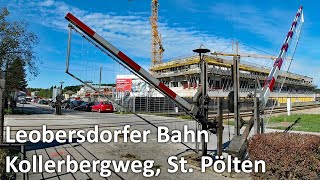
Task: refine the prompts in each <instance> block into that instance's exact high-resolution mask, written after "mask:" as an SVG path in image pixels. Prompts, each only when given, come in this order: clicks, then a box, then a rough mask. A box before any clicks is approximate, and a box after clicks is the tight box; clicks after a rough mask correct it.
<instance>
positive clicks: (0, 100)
mask: <svg viewBox="0 0 320 180" xmlns="http://www.w3.org/2000/svg"><path fill="white" fill-rule="evenodd" d="M2 73H3V72H2ZM2 77H3V79H0V106H1V108H0V116H1V117H0V144H3V142H4V106H5V98H4V96H5V79H4V73H3V74H2Z"/></svg>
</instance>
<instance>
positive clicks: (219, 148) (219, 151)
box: [217, 97, 223, 156]
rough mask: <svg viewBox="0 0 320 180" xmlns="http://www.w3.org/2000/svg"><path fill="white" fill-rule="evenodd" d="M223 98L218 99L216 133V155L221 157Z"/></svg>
mask: <svg viewBox="0 0 320 180" xmlns="http://www.w3.org/2000/svg"><path fill="white" fill-rule="evenodd" d="M222 102H223V98H221V97H220V98H218V132H217V155H218V156H221V155H222V143H223V125H222V124H223V108H222Z"/></svg>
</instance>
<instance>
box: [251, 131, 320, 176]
mask: <svg viewBox="0 0 320 180" xmlns="http://www.w3.org/2000/svg"><path fill="white" fill-rule="evenodd" d="M248 152H249V158H250V160H252V161H255V160H264V161H265V163H266V172H265V173H261V172H260V173H252V178H253V179H299V180H300V179H302V180H303V179H306V180H307V179H308V180H309V179H310V180H313V179H320V136H316V135H308V134H297V133H282V132H277V133H268V134H257V135H254V136H253V137H252V138H251V139H250V140H249V143H248Z"/></svg>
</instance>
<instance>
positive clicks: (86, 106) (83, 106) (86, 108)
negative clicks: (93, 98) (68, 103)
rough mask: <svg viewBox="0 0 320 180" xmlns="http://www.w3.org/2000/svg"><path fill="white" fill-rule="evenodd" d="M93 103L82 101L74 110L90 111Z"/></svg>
mask: <svg viewBox="0 0 320 180" xmlns="http://www.w3.org/2000/svg"><path fill="white" fill-rule="evenodd" d="M93 105H94V103H92V102H90V103H89V102H83V103H82V104H81V105H80V106H78V107H76V108H74V109H75V110H78V111H88V112H89V111H91V108H92V106H93Z"/></svg>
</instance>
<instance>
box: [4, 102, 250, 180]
mask: <svg viewBox="0 0 320 180" xmlns="http://www.w3.org/2000/svg"><path fill="white" fill-rule="evenodd" d="M19 108H20V110H21V112H22V108H23V113H22V114H21V115H8V116H6V117H5V126H10V128H11V137H14V133H16V131H18V130H26V131H31V130H36V129H37V130H41V129H42V125H47V128H48V129H51V130H54V131H56V130H72V129H83V130H89V129H92V128H93V127H94V125H99V128H100V129H101V130H115V129H123V126H125V125H127V124H129V125H131V129H138V130H150V131H151V134H150V135H149V136H148V142H147V143H132V142H127V143H124V142H118V143H115V142H110V143H101V142H99V143H87V142H85V143H81V144H80V143H66V144H59V143H51V144H44V143H37V144H32V143H26V149H27V157H28V159H29V160H30V161H31V159H32V156H33V155H37V156H39V155H43V157H44V159H52V160H54V161H57V160H61V159H66V156H67V155H71V157H72V158H73V159H75V160H77V161H78V162H79V161H81V160H84V159H87V160H98V159H99V160H117V161H118V160H134V159H138V160H141V161H144V160H150V159H151V160H154V161H155V166H157V167H160V169H161V173H160V175H159V176H158V177H152V178H149V179H195V178H197V179H229V178H226V177H224V176H222V175H220V174H216V173H214V172H212V171H208V172H207V173H201V172H200V171H199V169H197V168H195V167H194V166H191V165H190V166H188V167H192V168H194V171H193V172H192V173H182V172H180V171H178V172H177V173H174V174H171V173H168V172H167V169H169V168H171V166H169V164H168V162H167V159H168V158H169V157H170V156H173V155H177V156H178V157H180V156H182V155H185V154H188V153H190V150H189V148H188V147H186V146H184V145H182V144H180V143H171V142H168V143H158V142H157V135H156V134H157V130H156V128H155V127H153V126H151V125H150V124H148V123H147V122H145V121H143V120H142V119H140V118H138V117H136V116H134V115H132V114H124V115H120V114H114V113H96V112H95V113H94V112H79V111H73V110H63V115H60V116H57V115H54V114H53V113H54V109H53V108H51V107H49V106H48V105H39V104H34V103H31V104H25V105H23V107H21V106H20V105H19ZM143 117H144V118H145V119H147V120H148V121H150V122H152V123H154V124H156V125H157V126H167V127H168V128H169V129H170V130H174V129H179V130H182V129H183V126H184V125H188V128H189V129H195V126H196V123H195V122H194V121H191V120H182V119H177V118H169V117H161V116H151V115H143ZM232 129H233V128H231V131H232ZM230 133H231V135H232V132H230ZM224 139H225V142H226V141H228V139H229V133H228V131H225V133H224ZM215 144H216V136H215V135H213V134H212V135H210V143H209V144H208V149H209V150H215V147H216V145H215ZM187 145H188V146H189V147H191V148H195V144H194V143H187ZM28 176H29V179H32V180H37V179H63V180H64V179H105V178H102V177H100V176H99V173H98V172H97V173H81V172H76V173H66V172H65V171H63V172H61V173H57V172H55V173H28ZM19 177H21V175H20V176H19ZM246 178H247V177H245V179H246ZM107 179H130V180H131V179H145V177H143V176H142V174H141V173H139V174H136V173H133V172H131V171H129V172H127V173H123V172H120V173H112V175H111V176H110V177H108V178H107Z"/></svg>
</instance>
